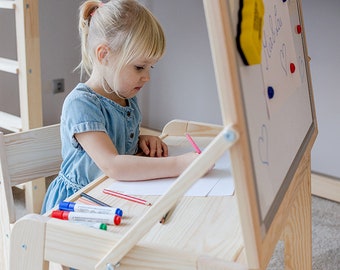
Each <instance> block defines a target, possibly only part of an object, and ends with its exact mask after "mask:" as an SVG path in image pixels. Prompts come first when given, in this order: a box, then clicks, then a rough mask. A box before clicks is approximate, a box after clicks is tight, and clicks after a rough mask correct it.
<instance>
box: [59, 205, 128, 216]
mask: <svg viewBox="0 0 340 270" xmlns="http://www.w3.org/2000/svg"><path fill="white" fill-rule="evenodd" d="M59 210H63V211H71V212H82V213H96V214H105V215H117V216H120V217H121V216H123V211H122V210H121V209H120V208H117V209H115V208H113V207H107V206H96V205H85V204H79V203H74V202H61V203H60V204H59Z"/></svg>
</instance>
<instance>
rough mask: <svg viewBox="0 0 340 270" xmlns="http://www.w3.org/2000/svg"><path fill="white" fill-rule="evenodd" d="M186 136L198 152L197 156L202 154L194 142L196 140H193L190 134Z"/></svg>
mask: <svg viewBox="0 0 340 270" xmlns="http://www.w3.org/2000/svg"><path fill="white" fill-rule="evenodd" d="M185 136H186V137H187V139H188V141H189V142H190V143H191V145H192V147H194V149H195V150H196V153H197V154H201V152H202V151H201V149H200V148H199V147H198V145H197V144H196V143H195V142H194V140H193V139H192V138H191V136H190V135H189V133H185Z"/></svg>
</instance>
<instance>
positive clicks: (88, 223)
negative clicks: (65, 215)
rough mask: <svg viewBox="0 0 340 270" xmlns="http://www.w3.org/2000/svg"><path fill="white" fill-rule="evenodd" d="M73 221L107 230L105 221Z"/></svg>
mask: <svg viewBox="0 0 340 270" xmlns="http://www.w3.org/2000/svg"><path fill="white" fill-rule="evenodd" d="M72 223H75V224H79V225H83V226H86V227H91V228H95V229H100V230H103V231H107V225H106V224H105V223H95V222H78V221H72Z"/></svg>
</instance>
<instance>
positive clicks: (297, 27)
mask: <svg viewBox="0 0 340 270" xmlns="http://www.w3.org/2000/svg"><path fill="white" fill-rule="evenodd" d="M296 32H297V33H298V34H301V32H302V27H301V25H300V24H298V25H297V26H296Z"/></svg>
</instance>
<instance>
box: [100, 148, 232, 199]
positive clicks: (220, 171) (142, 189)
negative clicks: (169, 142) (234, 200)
mask: <svg viewBox="0 0 340 270" xmlns="http://www.w3.org/2000/svg"><path fill="white" fill-rule="evenodd" d="M188 151H192V148H183V147H182V146H180V147H179V146H169V155H171V156H174V155H178V154H181V153H184V152H188ZM175 180H176V178H164V179H156V180H148V181H128V182H122V181H116V182H114V183H113V184H112V185H110V186H109V187H107V189H111V190H114V191H117V192H121V193H125V194H128V195H162V194H164V193H165V192H166V191H167V190H168V189H169V187H170V186H171V184H172V183H173V182H174V181H175ZM233 193H234V179H233V177H232V173H231V170H230V157H229V152H226V153H225V154H224V155H223V156H222V157H221V158H220V159H219V160H218V161H217V162H216V164H215V166H214V168H213V169H212V170H211V171H210V172H209V173H207V174H206V175H205V176H204V177H202V178H201V179H199V180H197V182H196V183H195V184H193V185H192V186H191V188H190V189H189V190H188V191H187V192H186V194H185V196H203V197H206V196H227V195H232V194H233Z"/></svg>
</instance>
